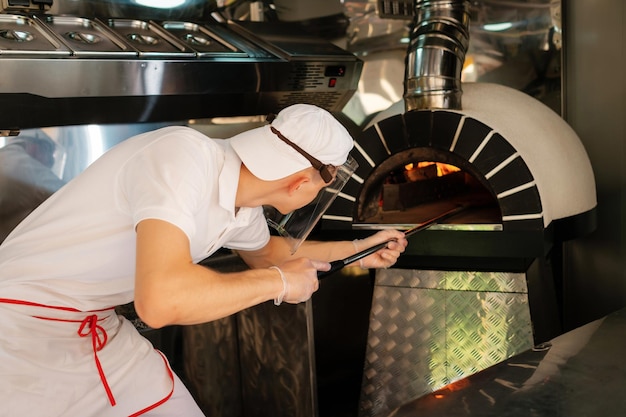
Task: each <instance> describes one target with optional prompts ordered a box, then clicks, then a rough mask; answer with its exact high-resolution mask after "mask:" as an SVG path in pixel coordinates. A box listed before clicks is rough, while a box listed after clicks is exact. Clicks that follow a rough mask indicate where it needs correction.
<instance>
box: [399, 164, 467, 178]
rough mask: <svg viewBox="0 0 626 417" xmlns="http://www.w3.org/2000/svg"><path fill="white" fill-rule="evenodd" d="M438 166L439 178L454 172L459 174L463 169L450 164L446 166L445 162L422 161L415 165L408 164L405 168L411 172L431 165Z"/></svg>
mask: <svg viewBox="0 0 626 417" xmlns="http://www.w3.org/2000/svg"><path fill="white" fill-rule="evenodd" d="M433 164H434V165H436V166H437V176H438V177H443V176H444V175H448V174H451V173H453V172H458V171H460V170H461V169H460V168H458V167H456V166H454V165H450V164H444V163H443V162H430V161H420V162H418V163H417V165H416V164H414V163H412V162H411V163H409V164H406V165H405V166H404V169H405V170H407V171H411V170H413V169H420V168H425V167H428V166H431V165H433Z"/></svg>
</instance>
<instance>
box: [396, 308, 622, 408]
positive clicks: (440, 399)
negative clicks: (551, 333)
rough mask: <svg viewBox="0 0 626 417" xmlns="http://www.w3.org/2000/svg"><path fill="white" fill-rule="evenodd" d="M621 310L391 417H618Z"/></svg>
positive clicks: (452, 386) (619, 403)
mask: <svg viewBox="0 0 626 417" xmlns="http://www.w3.org/2000/svg"><path fill="white" fill-rule="evenodd" d="M625 332H626V309H622V310H619V311H617V312H615V313H612V314H610V315H608V316H606V317H605V318H602V319H600V320H596V321H594V322H592V323H589V324H587V325H585V326H582V327H580V328H578V329H576V330H573V331H570V332H568V333H565V334H563V335H561V336H559V337H557V338H555V339H553V340H552V341H551V342H550V343H548V344H545V345H544V346H542V347H540V348H537V349H532V350H528V351H526V352H524V353H522V354H520V355H517V356H515V357H512V358H511V359H509V360H507V361H505V362H502V363H500V364H498V365H495V366H493V367H491V368H488V369H485V370H484V371H482V372H480V373H478V374H476V375H473V376H471V377H469V378H466V379H463V380H460V381H458V382H456V383H454V384H452V385H450V386H447V387H445V388H442V389H441V390H439V391H436V392H434V393H432V394H430V395H427V396H425V397H422V398H419V399H417V400H414V401H412V402H410V403H407V404H405V405H403V406H402V407H400V408H399V409H398V410H396V412H395V413H394V416H395V417H409V416H410V417H413V416H415V417H417V416H429V417H439V416H446V417H451V416H468V417H472V416H473V417H476V416H480V417H491V416H494V417H495V416H498V417H503V416H510V417H517V416H529V415H532V416H536V417H544V416H545V417H561V416H562V417H583V416H605V417H612V416H622V415H624V410H626V397H625V396H624V384H625V383H626V362H625V361H624V358H623V356H624V352H626V338H624V333H625Z"/></svg>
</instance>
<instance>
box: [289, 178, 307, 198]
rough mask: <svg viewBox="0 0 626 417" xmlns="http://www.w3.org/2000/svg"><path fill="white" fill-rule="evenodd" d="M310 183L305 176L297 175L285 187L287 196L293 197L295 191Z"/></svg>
mask: <svg viewBox="0 0 626 417" xmlns="http://www.w3.org/2000/svg"><path fill="white" fill-rule="evenodd" d="M308 182H311V179H310V178H309V177H308V176H306V175H298V176H296V177H295V178H294V179H293V180H292V181H291V182H290V183H289V185H288V186H287V191H288V192H289V195H290V196H291V195H293V194H294V193H295V192H296V191H298V190H299V189H300V187H302V186H303V185H305V184H306V183H308Z"/></svg>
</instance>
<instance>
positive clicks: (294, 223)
mask: <svg viewBox="0 0 626 417" xmlns="http://www.w3.org/2000/svg"><path fill="white" fill-rule="evenodd" d="M357 167H358V164H357V162H356V161H355V160H354V159H353V158H352V157H351V156H348V159H347V160H346V162H344V164H343V165H341V166H340V167H338V168H337V173H336V175H335V179H334V180H333V181H332V182H331V183H330V184H328V185H327V186H326V187H324V188H322V189H321V190H320V192H319V193H318V194H317V196H316V197H315V199H313V201H311V202H310V203H309V204H307V205H306V206H304V207H302V208H299V209H297V210H294V211H292V212H291V213H288V214H282V213H281V212H280V211H278V210H276V209H275V208H274V207H271V206H265V207H264V212H265V218H266V219H267V223H268V224H269V226H270V227H271V228H272V229H273V230H274V231H275V233H276V234H278V235H280V236H282V237H285V238H287V239H288V242H289V246H290V248H291V253H295V252H296V251H297V250H298V248H299V247H300V245H301V244H302V242H304V240H305V239H306V238H307V236H309V234H310V233H311V230H313V228H314V227H315V225H316V224H317V222H318V221H319V219H320V218H321V217H322V215H323V214H324V212H326V210H327V209H328V207H329V206H330V205H331V203H332V202H333V201H334V200H335V198H337V195H338V194H339V192H340V191H341V189H342V188H343V187H344V185H346V182H348V180H349V179H350V177H351V176H352V174H353V173H354V171H355V170H356V168H357Z"/></svg>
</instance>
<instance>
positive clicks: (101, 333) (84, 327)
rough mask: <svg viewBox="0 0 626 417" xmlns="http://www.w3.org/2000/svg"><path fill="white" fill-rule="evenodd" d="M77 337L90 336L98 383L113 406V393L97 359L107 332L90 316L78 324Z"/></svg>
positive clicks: (93, 315) (96, 319) (94, 317)
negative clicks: (100, 383)
mask: <svg viewBox="0 0 626 417" xmlns="http://www.w3.org/2000/svg"><path fill="white" fill-rule="evenodd" d="M78 335H79V336H80V337H85V336H89V335H91V346H92V348H93V358H94V361H95V362H96V367H97V368H98V375H100V381H102V386H103V387H104V390H105V391H106V393H107V397H108V398H109V402H110V403H111V405H115V398H113V393H112V392H111V387H110V386H109V383H108V382H107V378H106V376H105V375H104V371H103V370H102V365H101V364H100V359H99V358H98V351H100V350H101V349H102V348H103V347H104V346H105V345H106V343H107V339H108V336H107V332H106V331H105V330H104V328H103V327H102V326H100V325H99V324H98V316H96V315H95V314H92V315H91V316H87V317H85V319H84V320H83V321H82V323H81V324H80V327H79V328H78Z"/></svg>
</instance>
